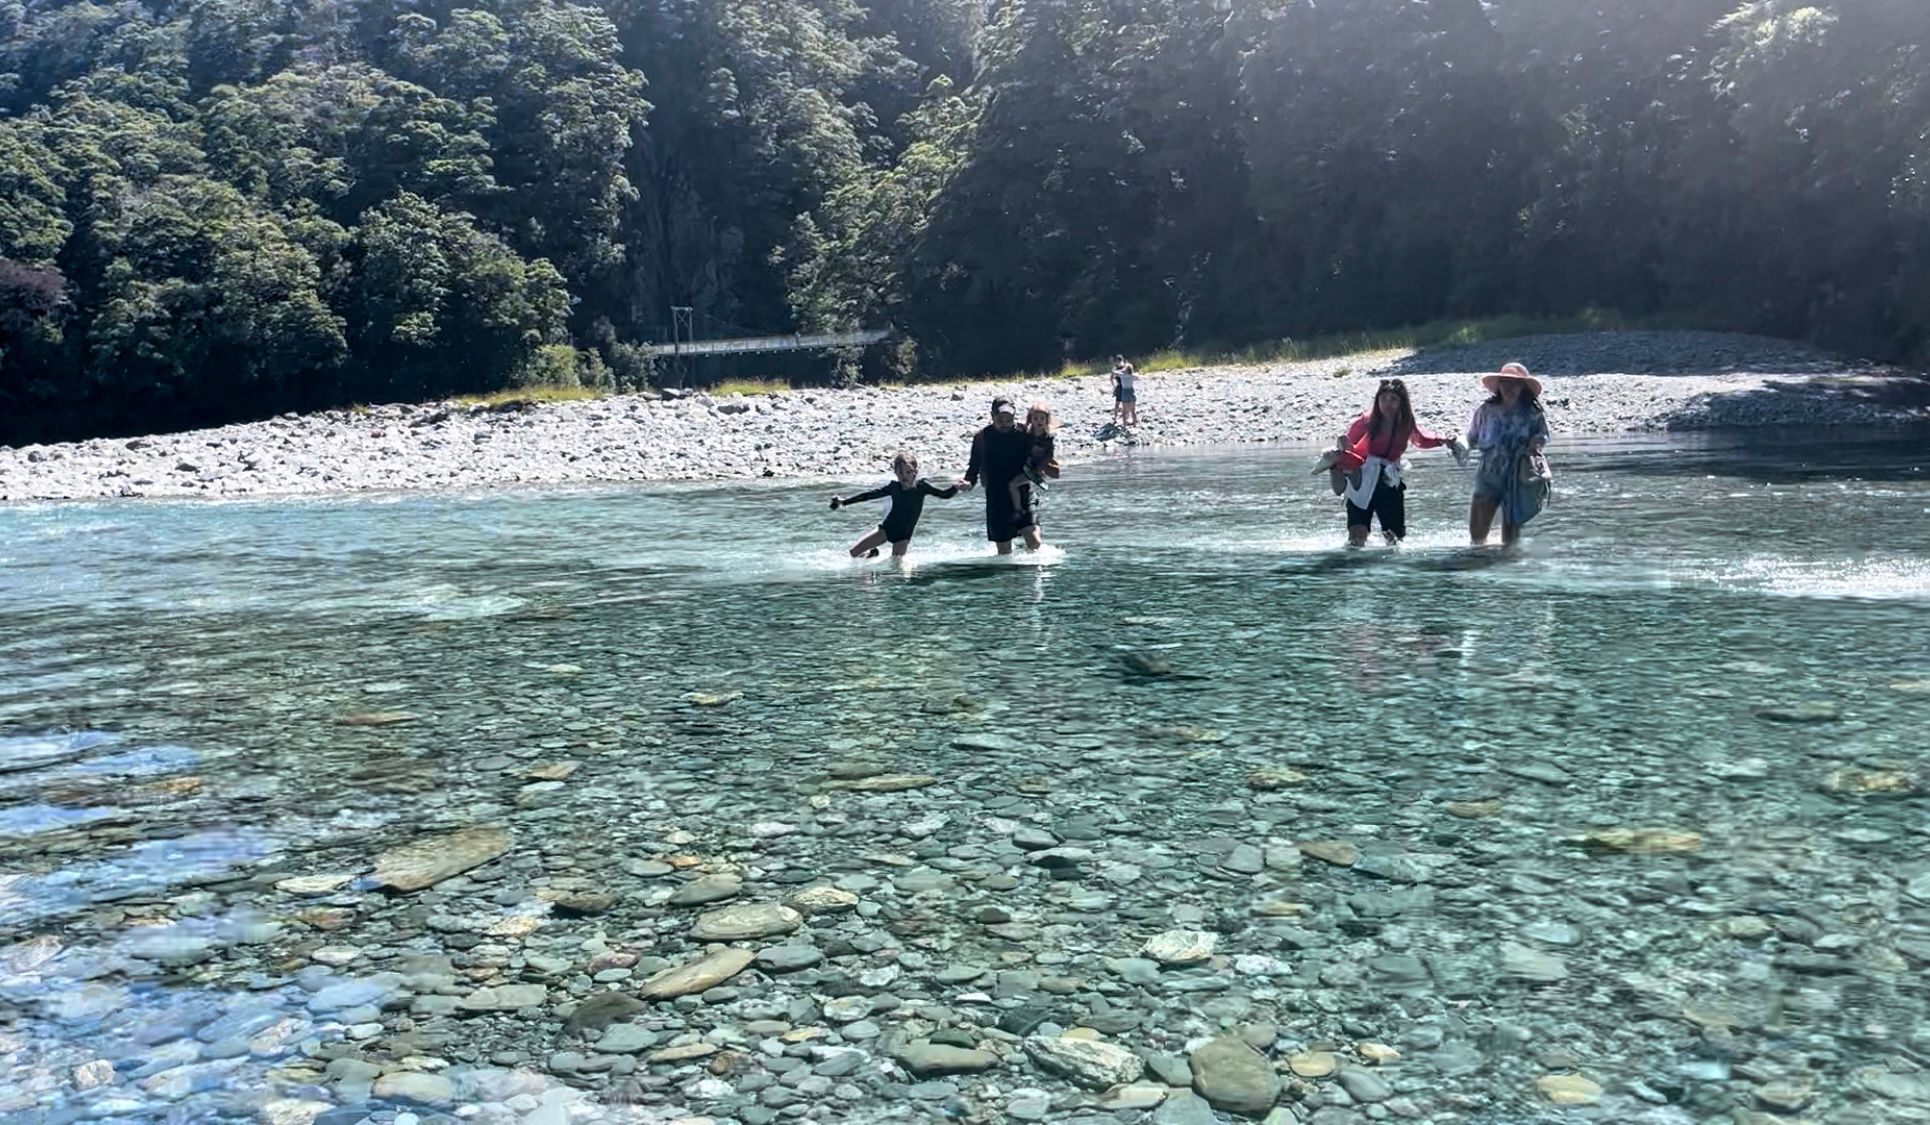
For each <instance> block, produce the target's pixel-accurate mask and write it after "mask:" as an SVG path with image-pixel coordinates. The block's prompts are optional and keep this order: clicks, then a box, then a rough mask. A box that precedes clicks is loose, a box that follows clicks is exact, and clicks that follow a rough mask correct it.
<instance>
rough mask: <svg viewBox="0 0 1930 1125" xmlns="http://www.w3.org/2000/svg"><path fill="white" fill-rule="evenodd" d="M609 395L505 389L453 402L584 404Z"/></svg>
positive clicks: (566, 389)
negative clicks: (585, 401)
mask: <svg viewBox="0 0 1930 1125" xmlns="http://www.w3.org/2000/svg"><path fill="white" fill-rule="evenodd" d="M608 394H610V392H609V391H599V390H596V389H594V388H591V387H505V388H504V389H502V390H500V391H491V392H489V393H488V394H486V395H458V396H457V397H456V398H455V399H454V400H453V401H455V402H456V403H458V404H459V405H462V406H503V405H506V404H508V403H512V402H582V401H584V400H586V399H592V398H602V397H604V396H605V395H608Z"/></svg>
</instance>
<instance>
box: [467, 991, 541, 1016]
mask: <svg viewBox="0 0 1930 1125" xmlns="http://www.w3.org/2000/svg"><path fill="white" fill-rule="evenodd" d="M547 999H549V989H547V988H545V987H543V986H542V985H540V984H499V985H495V986H493V987H490V988H479V989H477V990H476V991H474V992H472V993H470V994H469V995H467V996H465V997H463V998H462V999H460V1000H458V1001H456V1007H458V1008H461V1009H462V1010H463V1011H465V1012H513V1011H516V1010H517V1009H519V1008H540V1007H542V1006H543V1001H545V1000H547Z"/></svg>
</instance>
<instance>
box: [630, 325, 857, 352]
mask: <svg viewBox="0 0 1930 1125" xmlns="http://www.w3.org/2000/svg"><path fill="white" fill-rule="evenodd" d="M890 335H891V330H890V329H888V328H863V329H859V330H857V331H853V332H824V333H819V334H817V335H814V336H745V337H741V338H739V339H734V340H683V341H678V342H676V343H669V344H649V345H647V346H648V347H649V349H650V350H651V351H652V352H654V353H656V354H657V355H666V356H687V355H743V354H747V353H750V352H795V351H809V350H812V349H822V348H852V347H863V346H865V345H867V344H875V343H878V342H879V341H880V340H883V339H885V338H886V337H888V336H890Z"/></svg>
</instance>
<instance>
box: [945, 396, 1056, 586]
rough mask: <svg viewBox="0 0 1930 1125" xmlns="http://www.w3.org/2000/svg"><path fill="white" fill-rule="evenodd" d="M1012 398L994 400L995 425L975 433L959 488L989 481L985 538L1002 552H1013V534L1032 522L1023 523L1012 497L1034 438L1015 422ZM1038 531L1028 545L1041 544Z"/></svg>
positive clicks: (1028, 539)
mask: <svg viewBox="0 0 1930 1125" xmlns="http://www.w3.org/2000/svg"><path fill="white" fill-rule="evenodd" d="M1014 417H1015V412H1014V410H1013V408H1012V400H1010V399H1007V398H995V399H993V400H992V424H991V425H989V426H986V427H985V428H984V429H981V430H980V431H978V433H976V434H974V435H972V459H971V463H970V464H968V465H967V466H966V468H965V475H964V476H963V477H960V478H959V480H958V487H959V488H961V489H963V490H964V491H966V492H970V491H971V490H972V489H973V488H975V487H977V485H978V483H979V481H980V479H981V478H982V479H983V480H984V482H985V538H987V539H989V540H991V541H992V542H993V543H994V544H996V545H997V547H998V553H999V554H1001V555H1009V554H1011V553H1012V537H1013V536H1015V535H1017V534H1019V533H1020V532H1021V531H1025V530H1026V529H1027V527H1029V526H1030V521H1029V520H1028V521H1027V524H1026V525H1024V526H1022V525H1021V524H1020V523H1019V509H1018V505H1017V504H1015V503H1014V502H1013V500H1012V480H1013V478H1014V477H1018V476H1020V475H1021V474H1023V473H1024V472H1025V463H1026V461H1027V460H1028V459H1029V458H1030V456H1031V454H1032V439H1031V438H1030V437H1028V436H1027V435H1026V432H1025V431H1024V430H1021V429H1019V428H1018V426H1017V425H1015V424H1014ZM1036 540H1037V532H1030V533H1029V534H1027V536H1026V544H1027V546H1037V542H1036Z"/></svg>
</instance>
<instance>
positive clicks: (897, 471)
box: [831, 452, 958, 559]
mask: <svg viewBox="0 0 1930 1125" xmlns="http://www.w3.org/2000/svg"><path fill="white" fill-rule="evenodd" d="M891 471H892V474H893V479H892V480H891V481H889V482H887V483H886V484H885V486H884V487H883V488H874V489H872V490H871V491H870V492H860V493H858V494H857V495H856V496H850V497H838V496H833V497H832V498H831V508H832V510H833V511H836V510H837V509H839V508H842V507H844V506H845V505H846V504H862V503H864V502H865V501H867V500H886V499H888V500H890V501H891V507H890V509H889V510H887V511H886V512H885V518H884V520H883V521H882V522H880V523H879V524H878V526H877V527H875V528H873V529H871V531H869V532H867V533H866V534H865V537H864V538H863V539H860V540H858V541H857V542H856V543H855V544H853V545H852V547H851V557H852V558H854V559H861V558H876V557H877V556H878V547H879V545H880V544H882V543H889V544H891V557H892V558H895V559H896V558H903V557H904V555H905V551H906V550H908V549H909V548H910V547H911V533H912V532H913V531H914V530H916V529H917V527H918V517H919V516H921V515H923V514H924V513H925V497H927V496H936V497H938V498H939V499H940V500H950V499H951V498H952V497H954V496H957V495H958V486H957V485H949V486H947V487H945V488H939V487H938V486H937V485H934V484H933V483H932V482H930V481H928V480H923V479H921V478H920V477H919V476H918V458H916V457H913V456H912V455H911V454H909V453H902V452H901V453H899V454H898V455H897V456H896V457H893V458H892V459H891Z"/></svg>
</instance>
